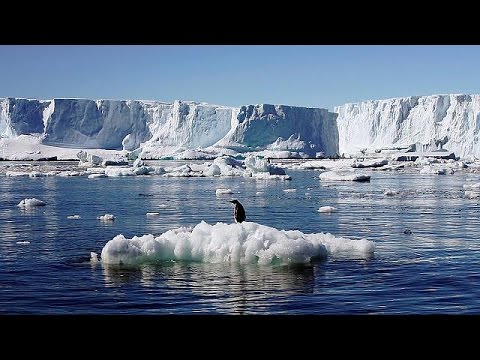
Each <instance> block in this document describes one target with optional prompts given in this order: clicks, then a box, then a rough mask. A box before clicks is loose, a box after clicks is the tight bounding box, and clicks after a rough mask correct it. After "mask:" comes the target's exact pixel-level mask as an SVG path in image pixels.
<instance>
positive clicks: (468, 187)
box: [463, 183, 480, 191]
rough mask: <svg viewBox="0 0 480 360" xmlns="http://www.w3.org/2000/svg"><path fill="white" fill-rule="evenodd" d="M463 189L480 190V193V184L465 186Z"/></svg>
mask: <svg viewBox="0 0 480 360" xmlns="http://www.w3.org/2000/svg"><path fill="white" fill-rule="evenodd" d="M463 188H464V189H466V190H468V189H470V190H478V191H480V183H475V184H464V185H463Z"/></svg>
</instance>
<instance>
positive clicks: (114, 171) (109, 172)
mask: <svg viewBox="0 0 480 360" xmlns="http://www.w3.org/2000/svg"><path fill="white" fill-rule="evenodd" d="M105 175H106V176H108V177H118V176H133V175H135V173H134V168H132V167H119V166H107V167H106V168H105Z"/></svg>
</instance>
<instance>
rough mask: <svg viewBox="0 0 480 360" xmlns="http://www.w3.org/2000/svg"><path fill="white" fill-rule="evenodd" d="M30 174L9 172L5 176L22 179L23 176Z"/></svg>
mask: <svg viewBox="0 0 480 360" xmlns="http://www.w3.org/2000/svg"><path fill="white" fill-rule="evenodd" d="M29 175H30V173H28V172H24V171H11V170H9V171H7V172H6V173H5V176H8V177H21V176H29Z"/></svg>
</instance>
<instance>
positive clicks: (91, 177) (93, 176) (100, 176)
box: [88, 174, 107, 179]
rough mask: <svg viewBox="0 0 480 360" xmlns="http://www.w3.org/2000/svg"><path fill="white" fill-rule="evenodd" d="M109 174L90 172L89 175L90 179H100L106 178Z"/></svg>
mask: <svg viewBox="0 0 480 360" xmlns="http://www.w3.org/2000/svg"><path fill="white" fill-rule="evenodd" d="M106 177H107V175H105V174H90V175H88V178H89V179H99V178H106Z"/></svg>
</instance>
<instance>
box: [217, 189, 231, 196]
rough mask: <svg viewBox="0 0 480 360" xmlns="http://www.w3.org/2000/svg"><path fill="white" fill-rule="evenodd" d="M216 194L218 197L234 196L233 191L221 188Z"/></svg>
mask: <svg viewBox="0 0 480 360" xmlns="http://www.w3.org/2000/svg"><path fill="white" fill-rule="evenodd" d="M215 194H216V195H217V196H220V195H227V194H233V191H232V189H223V188H220V189H217V190H216V191H215Z"/></svg>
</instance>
